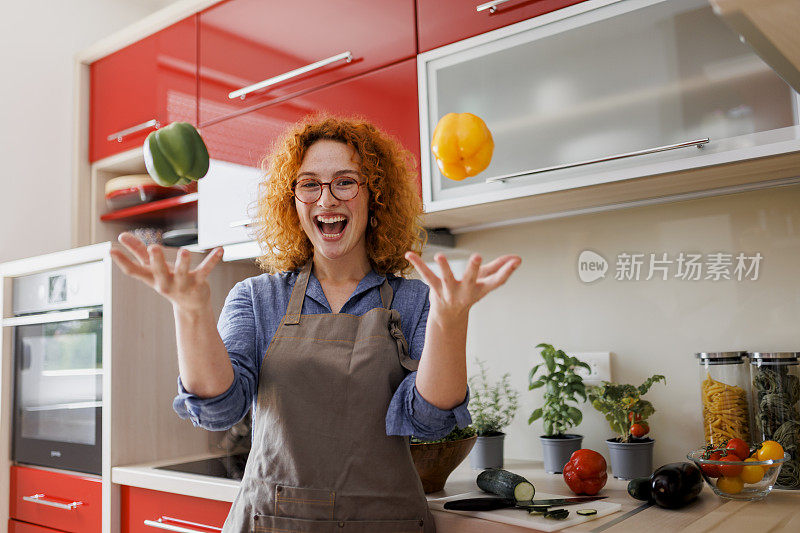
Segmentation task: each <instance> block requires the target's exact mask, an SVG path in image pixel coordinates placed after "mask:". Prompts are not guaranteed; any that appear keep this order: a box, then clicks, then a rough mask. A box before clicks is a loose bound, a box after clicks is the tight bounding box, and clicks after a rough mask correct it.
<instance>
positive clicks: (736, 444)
mask: <svg viewBox="0 0 800 533" xmlns="http://www.w3.org/2000/svg"><path fill="white" fill-rule="evenodd" d="M726 448H727V450H728V454H731V453H733V454H734V455H736V456H737V457H738V458H739V460H740V461H744V460H745V459H747V458H748V457H750V446H748V444H747V443H746V442H745V441H743V440H742V439H735V438H734V439H731V440H729V441H728V445H727V446H726Z"/></svg>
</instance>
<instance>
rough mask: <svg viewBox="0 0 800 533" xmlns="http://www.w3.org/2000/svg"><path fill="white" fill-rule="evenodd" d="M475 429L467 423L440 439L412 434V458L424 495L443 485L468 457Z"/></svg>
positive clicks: (437, 489) (473, 440)
mask: <svg viewBox="0 0 800 533" xmlns="http://www.w3.org/2000/svg"><path fill="white" fill-rule="evenodd" d="M475 439H476V436H475V428H474V427H472V426H467V427H465V428H459V427H458V426H456V427H455V428H454V429H453V431H451V432H450V433H448V434H447V435H446V436H444V437H443V438H441V439H437V440H423V439H418V438H417V437H411V439H410V444H411V458H412V459H414V466H415V467H416V469H417V474H419V479H420V481H422V488H423V490H424V491H425V493H426V494H428V493H430V492H438V491H440V490H442V489H443V488H444V484H445V483H446V482H447V477H448V476H449V475H450V474H451V473H452V472H453V470H455V469H456V467H457V466H458V465H460V464H461V462H462V461H463V460H464V459H465V458H466V457H467V454H468V453H469V451H470V450H471V449H472V447H473V446H474V445H475Z"/></svg>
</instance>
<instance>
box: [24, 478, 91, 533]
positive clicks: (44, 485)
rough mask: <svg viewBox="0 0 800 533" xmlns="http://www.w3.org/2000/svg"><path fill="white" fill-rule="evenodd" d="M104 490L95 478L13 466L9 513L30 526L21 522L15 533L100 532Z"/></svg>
mask: <svg viewBox="0 0 800 533" xmlns="http://www.w3.org/2000/svg"><path fill="white" fill-rule="evenodd" d="M101 487H102V483H101V482H100V479H98V478H95V477H90V476H84V475H80V474H66V473H61V472H52V471H50V470H40V469H38V468H29V467H24V466H12V467H11V502H10V503H11V505H10V513H9V514H10V516H11V518H12V519H15V520H18V521H20V522H27V523H26V524H21V523H17V524H15V525H14V527H16V528H17V529H16V530H15V529H11V531H24V532H29V531H31V532H33V531H51V530H50V529H47V528H53V529H57V530H59V531H66V532H67V533H100V531H101V520H102V515H101V512H100V510H101V501H102V495H101ZM31 524H35V525H36V526H45V527H39V528H35V527H36V526H33V525H31ZM9 528H10V526H9ZM30 528H35V529H30Z"/></svg>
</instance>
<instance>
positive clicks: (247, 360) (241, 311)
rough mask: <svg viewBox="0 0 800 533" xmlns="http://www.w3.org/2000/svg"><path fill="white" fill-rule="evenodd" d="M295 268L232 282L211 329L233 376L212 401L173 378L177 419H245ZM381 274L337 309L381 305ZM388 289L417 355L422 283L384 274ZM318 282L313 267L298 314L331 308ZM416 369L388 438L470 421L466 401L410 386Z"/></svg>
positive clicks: (424, 304) (212, 424)
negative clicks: (446, 401) (448, 401)
mask: <svg viewBox="0 0 800 533" xmlns="http://www.w3.org/2000/svg"><path fill="white" fill-rule="evenodd" d="M297 276H298V273H297V272H296V271H292V272H282V273H279V274H271V275H270V274H261V275H260V276H254V277H251V278H247V279H245V280H243V281H240V282H239V283H237V284H236V285H235V286H234V287H233V289H231V291H230V293H229V294H228V297H227V298H226V299H225V305H224V307H223V309H222V312H221V313H220V317H219V321H218V323H217V329H218V330H219V334H220V336H221V337H222V342H223V343H224V344H225V348H226V349H227V351H228V356H229V357H230V359H231V363H232V365H233V372H234V379H233V383H232V384H231V386H230V387H229V388H228V390H227V391H225V392H223V393H222V394H220V395H219V396H216V397H213V398H200V397H198V396H195V395H194V394H191V393H189V392H187V391H186V389H185V388H184V387H183V383H182V382H181V380H180V377H178V395H177V396H176V397H175V400H174V402H173V408H174V409H175V411H176V412H177V413H178V415H179V416H180V417H181V418H189V419H190V420H191V421H192V423H193V424H194V425H195V426H200V427H203V428H206V429H209V430H224V429H228V428H230V427H231V426H233V425H234V424H235V423H237V422H238V421H239V420H241V419H242V418H244V416H245V415H246V414H247V411H248V410H249V409H250V408H251V406H252V405H253V404H254V402H255V401H256V395H257V393H258V379H259V373H260V370H261V361H262V359H263V357H264V355H265V354H266V352H267V348H269V344H270V342H271V340H272V337H273V336H274V335H275V333H276V332H277V330H278V326H279V325H280V323H281V322H282V320H283V317H284V315H285V314H286V306H287V305H288V303H289V298H290V296H291V293H292V288H293V287H294V283H295V281H296V280H297ZM384 279H386V278H385V277H384V276H381V275H380V274H378V273H376V272H375V271H371V272H369V273H368V274H367V275H366V276H365V277H364V278H363V279H362V280H361V281H360V282H359V284H358V286H357V287H356V289H355V291H354V292H353V294H352V295H351V296H350V299H349V300H348V301H347V302H346V303H345V304H344V306H343V307H342V309H341V312H342V313H349V314H353V315H357V316H361V315H363V314H365V313H366V312H367V311H369V310H371V309H374V308H376V307H381V297H380V286H381V284H382V283H383V280H384ZM388 279H389V285H390V286H391V287H392V290H393V291H394V299H393V300H392V309H396V310H397V311H398V312H399V313H400V316H401V324H400V328H401V329H402V331H403V335H404V336H405V338H406V340H407V341H408V344H409V352H410V353H409V355H410V356H411V357H412V358H413V359H420V358H421V357H422V348H423V347H424V345H425V326H426V323H427V318H428V310H429V306H430V304H429V301H428V286H427V285H426V284H425V283H423V282H422V281H420V280H409V279H404V278H401V277H398V276H393V275H391V274H390V275H389V276H388ZM330 312H331V308H330V305H329V304H328V300H327V298H326V297H325V293H324V292H323V291H322V285H320V282H319V280H318V279H317V278H316V277H315V276H314V274H313V272H312V274H311V277H310V279H309V280H308V287H307V288H306V298H305V300H304V301H303V310H302V314H304V315H308V314H322V313H330ZM416 376H417V373H416V372H410V373H409V374H408V375H406V377H405V379H404V380H403V381H402V382H401V383H400V385H399V386H398V388H397V390H396V391H395V392H394V395H393V397H392V400H391V402H390V404H389V408H388V410H387V412H386V434H387V435H414V436H416V437H419V438H422V439H430V440H433V439H438V438H441V437H443V436H444V435H446V434H447V433H449V432H450V431H451V430H452V429H453V427H455V426H456V425H458V426H459V427H465V426H467V425H469V424H470V423H471V422H472V419H471V417H470V414H469V411H468V410H467V404H468V402H469V391H467V395H466V398H465V399H464V401H463V402H462V403H461V404H460V405H458V406H456V407H454V408H453V409H439V408H438V407H436V406H434V405H431V404H430V403H428V402H427V401H426V400H425V399H424V398H423V397H422V396H420V394H419V392H417V388H416V386H415V379H416Z"/></svg>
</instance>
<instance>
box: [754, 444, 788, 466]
mask: <svg viewBox="0 0 800 533" xmlns="http://www.w3.org/2000/svg"><path fill="white" fill-rule="evenodd" d="M756 457H757V458H758V460H759V461H769V460H770V459H772V460H775V459H783V446H781V445H780V444H778V443H777V442H775V441H774V440H765V441H764V442H762V443H761V447H760V448H759V449H758V453H757V454H756Z"/></svg>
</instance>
